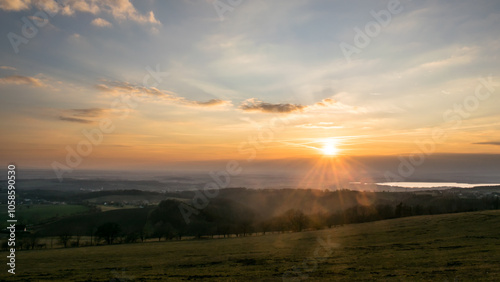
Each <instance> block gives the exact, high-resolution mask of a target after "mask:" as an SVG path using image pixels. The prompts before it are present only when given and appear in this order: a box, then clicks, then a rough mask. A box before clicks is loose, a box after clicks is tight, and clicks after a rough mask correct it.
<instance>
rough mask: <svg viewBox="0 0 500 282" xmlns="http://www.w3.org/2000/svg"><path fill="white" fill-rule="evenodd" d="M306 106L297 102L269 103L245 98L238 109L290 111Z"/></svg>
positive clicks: (274, 111) (271, 111)
mask: <svg viewBox="0 0 500 282" xmlns="http://www.w3.org/2000/svg"><path fill="white" fill-rule="evenodd" d="M305 107H306V106H304V105H299V104H281V103H280V104H271V103H265V102H262V101H259V100H257V99H255V98H251V99H247V100H245V101H244V102H243V103H242V104H241V105H240V109H242V110H243V111H246V112H263V113H292V112H300V111H302V110H303V109H304V108H305Z"/></svg>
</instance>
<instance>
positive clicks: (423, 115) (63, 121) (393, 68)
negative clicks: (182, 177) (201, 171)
mask: <svg viewBox="0 0 500 282" xmlns="http://www.w3.org/2000/svg"><path fill="white" fill-rule="evenodd" d="M58 2H59V4H58V3H56V2H55V1H53V0H46V1H41V0H40V1H36V0H32V1H30V0H15V1H8V0H7V1H6V0H0V22H1V25H0V31H1V32H0V34H1V36H2V40H1V41H0V42H1V44H0V95H1V96H0V97H1V103H0V124H1V128H2V134H1V136H0V142H1V144H2V146H1V148H0V155H1V160H2V163H9V162H15V163H16V164H18V165H22V166H25V167H34V168H35V167H36V168H48V169H50V168H51V164H53V163H54V162H59V163H61V164H65V163H66V156H67V154H68V151H67V150H68V148H71V150H77V147H78V144H79V142H80V144H84V143H85V142H87V143H85V144H87V145H88V144H90V143H89V142H88V138H87V137H85V134H84V132H94V133H95V132H99V134H101V135H102V140H97V141H99V142H96V143H95V144H94V145H92V148H91V152H89V153H88V154H87V155H86V156H82V158H83V162H82V164H81V167H83V168H103V167H107V168H116V167H129V168H133V167H137V168H147V167H150V166H155V165H159V164H171V163H175V162H178V161H207V160H221V159H222V160H229V159H250V158H254V159H258V160H267V159H283V158H303V157H315V156H318V157H319V156H321V155H323V154H330V153H332V154H333V153H337V152H338V154H342V155H347V156H351V155H352V156H360V155H397V154H411V153H413V152H415V151H418V150H421V149H419V148H420V147H419V145H418V144H419V143H420V144H422V143H424V144H427V145H428V146H431V145H429V144H430V143H429V142H431V141H429V140H431V139H432V138H433V136H434V137H435V136H437V135H439V136H440V138H438V139H439V140H437V139H436V140H437V141H433V142H432V146H433V148H434V149H433V152H436V153H491V154H498V153H500V111H499V106H500V77H499V66H500V58H499V54H500V36H499V35H500V32H499V31H500V2H499V1H496V0H491V1H408V0H401V2H397V1H396V2H395V1H389V0H384V1H371V0H370V1H368V0H367V1H326V0H325V1H319V0H318V1H306V0H300V1H296V0H287V1H260V0H259V1H254V0H241V1H236V0H233V1H228V0H217V1H215V2H214V1H212V0H207V1H202V0H183V1H180V0H179V1H131V2H129V1H128V0H115V1H112V0H104V1H78V0H75V1H58ZM398 3H399V4H398ZM44 17H45V18H44ZM377 17H378V21H377ZM26 23H28V24H29V25H31V26H32V27H34V28H35V29H36V31H35V30H34V29H33V28H29V27H28V28H26V26H28V24H26ZM37 25H38V26H37ZM103 124H105V125H104V126H103ZM103 129H105V130H103ZM93 136H94V138H98V137H99V136H98V134H97V135H93ZM96 136H97V137H96ZM82 140H83V141H82ZM94 141H96V140H94ZM81 142H83V143H81ZM328 144H329V145H328ZM82 146H83V145H82ZM325 146H326V147H327V148H326V149H325V148H324V147H325ZM328 146H333V147H334V148H333V149H332V148H331V147H330V148H328ZM82 148H83V147H82ZM321 149H323V150H321ZM332 150H334V151H335V152H332Z"/></svg>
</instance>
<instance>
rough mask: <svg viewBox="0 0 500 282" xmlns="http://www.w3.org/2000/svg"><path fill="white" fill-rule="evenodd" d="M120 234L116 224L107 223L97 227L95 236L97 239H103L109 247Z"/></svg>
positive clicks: (118, 226)
mask: <svg viewBox="0 0 500 282" xmlns="http://www.w3.org/2000/svg"><path fill="white" fill-rule="evenodd" d="M120 232H121V228H120V225H118V223H116V222H107V223H104V224H102V225H100V226H99V227H97V231H96V233H95V235H96V236H97V237H98V238H102V239H104V240H105V241H106V243H107V244H108V245H111V244H113V241H114V240H115V239H116V238H117V237H118V235H119V234H120Z"/></svg>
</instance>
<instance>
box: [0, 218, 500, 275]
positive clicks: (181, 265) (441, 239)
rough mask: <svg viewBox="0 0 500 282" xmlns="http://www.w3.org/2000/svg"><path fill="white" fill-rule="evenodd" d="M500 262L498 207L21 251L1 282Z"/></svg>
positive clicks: (359, 271)
mask: <svg viewBox="0 0 500 282" xmlns="http://www.w3.org/2000/svg"><path fill="white" fill-rule="evenodd" d="M325 246H327V247H325ZM499 261H500V211H498V210H496V211H482V212H470V213H456V214H444V215H433V216H429V215H426V216H415V217H407V218H398V219H391V220H384V221H377V222H369V223H360V224H350V225H344V226H337V227H333V228H330V229H325V230H319V231H304V232H296V233H281V234H268V235H264V236H262V235H259V236H247V237H239V238H228V239H201V240H183V241H168V242H165V241H163V242H148V243H136V244H123V245H110V246H92V247H80V248H66V249H64V248H61V249H44V250H30V251H19V252H18V253H17V264H16V274H15V275H11V274H8V273H7V272H6V270H5V271H4V272H3V273H1V274H0V280H5V279H8V280H13V281H28V280H29V281H37V280H38V281H49V280H50V281H150V280H171V281H184V280H198V279H203V280H213V281H250V280H252V281H283V278H285V279H284V281H299V279H308V280H310V281H318V280H319V281H322V280H323V281H353V280H356V281H372V280H380V281H499V280H500V268H499V267H498V262H499ZM7 274H8V275H7Z"/></svg>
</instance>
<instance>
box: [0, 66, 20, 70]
mask: <svg viewBox="0 0 500 282" xmlns="http://www.w3.org/2000/svg"><path fill="white" fill-rule="evenodd" d="M0 69H2V70H13V71H15V70H17V69H16V68H15V67H9V66H0Z"/></svg>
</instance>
